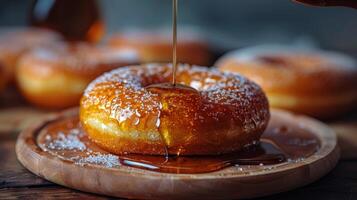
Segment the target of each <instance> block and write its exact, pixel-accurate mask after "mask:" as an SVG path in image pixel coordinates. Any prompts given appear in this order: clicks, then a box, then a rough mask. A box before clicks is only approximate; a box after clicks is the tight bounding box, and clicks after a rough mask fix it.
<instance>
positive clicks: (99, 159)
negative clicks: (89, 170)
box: [75, 153, 120, 168]
mask: <svg viewBox="0 0 357 200" xmlns="http://www.w3.org/2000/svg"><path fill="white" fill-rule="evenodd" d="M75 163H76V164H78V165H85V164H97V165H103V166H105V167H108V168H112V167H117V166H120V161H119V157H118V156H115V155H112V154H102V153H96V154H95V155H90V156H88V157H84V158H80V159H78V160H77V161H75Z"/></svg>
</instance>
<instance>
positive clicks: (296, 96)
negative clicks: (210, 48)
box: [216, 45, 357, 118]
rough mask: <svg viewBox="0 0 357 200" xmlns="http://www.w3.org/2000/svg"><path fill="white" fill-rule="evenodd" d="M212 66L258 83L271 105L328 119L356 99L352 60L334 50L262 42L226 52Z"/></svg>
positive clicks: (356, 74) (356, 79) (355, 68)
mask: <svg viewBox="0 0 357 200" xmlns="http://www.w3.org/2000/svg"><path fill="white" fill-rule="evenodd" d="M216 66H218V67H219V69H220V70H223V71H229V72H238V73H241V74H242V75H244V76H247V77H248V78H250V79H252V80H253V81H255V82H256V83H258V84H259V85H260V86H261V87H262V88H263V90H264V91H265V92H266V94H267V96H268V99H269V102H270V105H271V106H272V107H277V108H283V109H288V110H291V111H295V112H298V113H303V114H308V115H311V116H314V117H318V118H331V117H335V116H337V115H339V114H342V113H344V112H346V111H348V110H350V109H351V108H352V107H353V106H354V105H356V102H357V90H356V85H357V65H356V62H355V60H353V59H352V58H350V57H348V56H346V55H342V54H339V53H336V52H329V51H323V50H318V49H316V50H313V49H309V50H307V49H302V48H296V47H295V48H293V47H288V46H280V45H265V46H258V47H253V48H248V49H243V50H238V51H234V52H231V53H228V54H227V55H225V56H223V57H222V58H221V59H219V60H218V61H217V63H216Z"/></svg>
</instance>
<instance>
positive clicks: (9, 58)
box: [0, 28, 61, 80]
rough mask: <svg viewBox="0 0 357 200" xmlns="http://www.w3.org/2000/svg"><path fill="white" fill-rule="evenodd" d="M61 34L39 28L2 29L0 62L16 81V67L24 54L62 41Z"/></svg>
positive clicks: (0, 31) (0, 35) (0, 30)
mask: <svg viewBox="0 0 357 200" xmlns="http://www.w3.org/2000/svg"><path fill="white" fill-rule="evenodd" d="M60 39H61V37H60V35H59V34H57V33H55V32H52V31H49V30H45V29H38V28H7V29H6V28H5V29H0V62H2V63H3V64H4V67H5V69H6V70H7V71H8V73H9V76H10V79H11V80H14V76H15V71H16V65H17V61H18V59H19V58H20V57H21V55H22V54H24V53H25V52H27V51H28V50H30V49H31V48H34V47H38V46H41V45H46V44H49V43H52V42H54V41H58V40H60Z"/></svg>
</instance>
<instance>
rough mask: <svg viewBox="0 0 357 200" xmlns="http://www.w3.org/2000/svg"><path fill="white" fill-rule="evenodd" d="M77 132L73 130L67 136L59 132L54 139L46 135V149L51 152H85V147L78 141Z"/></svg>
mask: <svg viewBox="0 0 357 200" xmlns="http://www.w3.org/2000/svg"><path fill="white" fill-rule="evenodd" d="M79 134H80V132H79V130H78V129H73V130H71V132H70V133H69V134H67V135H66V134H64V133H62V132H59V133H58V134H57V138H56V139H53V140H51V139H52V137H51V136H49V135H47V136H46V140H47V141H48V142H49V143H48V144H47V148H48V149H51V150H79V151H84V150H86V145H85V144H84V143H83V142H82V141H81V140H80V139H79Z"/></svg>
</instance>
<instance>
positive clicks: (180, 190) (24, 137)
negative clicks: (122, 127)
mask: <svg viewBox="0 0 357 200" xmlns="http://www.w3.org/2000/svg"><path fill="white" fill-rule="evenodd" d="M74 114H76V113H74V112H73V111H70V112H67V113H64V115H68V116H72V115H74ZM59 117H63V116H62V115H59V116H57V115H51V116H50V117H49V118H48V120H50V121H51V120H54V119H57V118H59ZM272 117H273V118H275V119H277V120H278V121H279V120H282V123H287V124H288V122H289V123H299V124H300V123H301V124H303V125H304V126H305V127H306V128H308V129H309V130H310V131H312V133H314V134H315V135H316V136H317V137H318V138H319V139H320V140H321V148H320V149H319V150H318V151H317V152H316V153H315V154H314V155H312V156H310V157H308V158H305V159H304V161H302V162H288V163H284V164H281V165H276V166H275V167H274V168H273V169H270V170H267V171H266V170H256V171H253V172H250V173H249V174H243V173H240V172H238V171H239V170H238V168H234V167H231V168H226V169H223V170H221V171H217V172H212V173H205V174H165V173H157V172H151V171H147V170H141V169H135V168H130V167H125V166H121V167H119V168H115V169H114V168H103V167H98V166H96V165H85V166H80V165H75V164H74V163H71V162H68V161H63V160H60V159H59V158H58V157H56V156H53V155H50V154H48V153H46V152H44V151H42V149H41V148H39V147H38V146H37V144H36V138H37V133H38V131H37V130H38V129H39V127H42V126H43V124H45V123H47V121H48V120H45V121H43V122H40V123H39V124H37V125H36V126H34V127H32V128H29V129H26V130H25V131H23V132H22V133H21V135H20V137H19V139H18V141H17V145H16V152H17V156H18V159H19V160H20V161H21V163H22V164H23V165H24V166H25V167H27V168H28V169H29V170H30V171H32V172H33V173H35V174H37V175H39V176H41V177H43V178H45V179H48V180H50V181H52V182H55V183H57V184H60V185H65V186H67V187H71V188H76V189H78V190H82V191H87V192H93V193H99V194H106V195H110V196H116V197H127V198H140V199H143V198H145V199H152V198H155V199H167V198H169V199H183V198H184V199H197V198H205V199H227V198H251V197H257V196H265V195H269V194H273V193H279V192H283V191H288V190H291V189H293V188H296V187H299V186H302V185H306V184H308V183H311V182H313V181H316V180H317V179H319V178H321V176H323V175H325V174H326V173H327V172H328V171H330V170H331V169H332V168H333V167H334V166H335V165H336V163H337V160H338V157H339V152H338V149H337V147H336V142H337V141H336V137H335V134H334V133H333V131H331V130H330V129H329V128H328V127H326V126H324V125H323V124H320V123H318V122H316V121H314V120H312V119H308V118H305V117H301V116H295V115H291V114H289V113H286V112H283V111H273V112H272ZM54 169H56V170H54Z"/></svg>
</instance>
